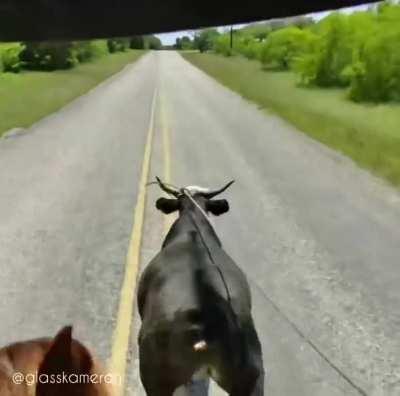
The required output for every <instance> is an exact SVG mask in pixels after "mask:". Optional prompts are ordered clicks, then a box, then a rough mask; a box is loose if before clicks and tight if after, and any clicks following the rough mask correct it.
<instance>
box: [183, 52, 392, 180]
mask: <svg viewBox="0 0 400 396" xmlns="http://www.w3.org/2000/svg"><path fill="white" fill-rule="evenodd" d="M182 55H183V56H184V58H185V59H187V60H188V61H190V62H191V63H193V64H194V65H195V66H197V67H199V68H200V69H202V70H204V71H205V72H206V73H208V74H209V75H210V76H212V77H214V78H215V79H217V80H218V81H220V82H221V83H222V84H224V85H225V86H227V87H228V88H230V89H232V90H234V91H236V92H238V93H239V94H241V95H242V96H243V97H245V98H247V99H249V100H251V101H253V102H256V103H257V104H259V105H261V106H262V107H265V108H266V109H269V110H271V111H273V112H274V113H276V114H278V115H280V116H281V117H283V118H285V119H286V120H288V121H289V122H290V123H292V124H293V125H295V126H296V127H297V128H298V129H300V130H301V131H303V132H305V133H306V134H307V135H309V136H311V137H313V138H314V139H317V140H319V141H320V142H322V143H324V144H326V145H328V146H330V147H332V148H334V149H336V150H339V151H341V152H342V153H344V154H346V155H347V156H349V157H351V158H352V159H353V160H355V161H356V162H357V163H358V164H359V165H361V166H363V167H365V168H368V169H370V170H372V171H373V172H374V173H376V174H377V175H380V176H382V177H384V178H386V179H387V180H389V181H391V182H392V183H394V184H395V185H400V105H396V104H383V105H364V104H357V103H353V102H351V101H350V100H348V99H347V92H346V90H343V89H320V88H312V89H311V88H302V87H299V86H298V85H297V84H296V77H295V75H294V74H293V73H290V72H273V71H264V70H262V67H261V65H260V63H259V62H257V61H250V60H247V59H245V58H242V57H230V58H225V57H222V56H220V55H215V54H199V53H195V54H193V53H190V54H189V53H186V54H182Z"/></svg>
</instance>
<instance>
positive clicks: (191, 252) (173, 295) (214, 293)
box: [138, 239, 251, 320]
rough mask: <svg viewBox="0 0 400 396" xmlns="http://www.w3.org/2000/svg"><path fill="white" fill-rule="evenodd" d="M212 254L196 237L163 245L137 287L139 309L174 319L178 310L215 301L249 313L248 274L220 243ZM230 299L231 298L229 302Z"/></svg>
mask: <svg viewBox="0 0 400 396" xmlns="http://www.w3.org/2000/svg"><path fill="white" fill-rule="evenodd" d="M210 252H211V257H212V259H211V258H210V254H209V253H208V252H207V250H206V248H205V247H204V246H203V245H202V244H200V243H198V241H196V240H193V239H192V240H184V241H182V242H178V243H175V244H171V245H169V246H167V247H166V248H164V249H163V250H162V251H161V252H160V253H159V254H158V255H157V256H156V257H155V258H154V259H153V260H152V261H151V262H150V263H149V265H148V266H147V268H146V270H145V271H144V273H143V275H142V277H141V281H140V283H139V290H138V300H139V301H138V303H139V312H140V314H141V316H142V317H143V316H144V315H145V316H146V319H147V320H151V317H152V316H157V317H160V316H162V317H164V318H166V319H167V318H168V319H170V320H173V318H174V316H175V315H176V312H178V311H180V312H184V311H187V310H196V309H197V310H202V309H204V308H205V307H204V305H208V304H212V303H213V301H217V300H218V301H219V302H220V303H221V302H225V303H229V304H230V305H231V307H232V309H233V310H234V312H235V314H236V315H238V316H241V315H244V316H247V315H250V310H251V299H250V291H249V286H248V283H247V280H246V277H245V275H244V274H243V272H242V271H241V270H240V268H239V267H238V266H237V265H236V263H235V262H234V261H233V260H232V259H231V258H230V257H229V256H228V255H227V254H226V253H225V252H224V250H223V249H222V248H221V247H219V246H213V247H212V249H211V250H210ZM229 301H230V302H229Z"/></svg>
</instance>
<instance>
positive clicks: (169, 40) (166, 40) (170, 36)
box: [156, 4, 370, 45]
mask: <svg viewBox="0 0 400 396" xmlns="http://www.w3.org/2000/svg"><path fill="white" fill-rule="evenodd" d="M369 5H370V4H365V5H360V6H356V7H349V8H343V9H342V10H341V11H342V12H345V13H351V12H354V11H360V10H365V9H366V8H367V7H368V6H369ZM330 12H332V11H323V12H315V13H312V14H309V15H310V16H312V17H313V18H314V19H316V20H319V19H322V18H323V17H325V16H326V15H327V14H329V13H330ZM234 26H236V27H242V26H244V25H243V24H242V25H234ZM223 28H224V27H221V29H223ZM191 34H193V30H182V31H179V32H172V33H162V34H157V35H156V36H157V37H159V38H160V40H161V41H162V43H163V44H164V45H172V44H175V40H176V39H177V38H178V37H182V36H185V35H186V36H189V37H190V36H191Z"/></svg>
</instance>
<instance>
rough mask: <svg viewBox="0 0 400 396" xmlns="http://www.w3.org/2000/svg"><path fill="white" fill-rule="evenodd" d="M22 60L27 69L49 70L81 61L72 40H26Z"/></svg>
mask: <svg viewBox="0 0 400 396" xmlns="http://www.w3.org/2000/svg"><path fill="white" fill-rule="evenodd" d="M20 60H21V61H22V62H23V63H24V67H25V68H27V69H31V70H48V71H50V70H57V69H69V68H71V67H73V66H75V65H76V64H77V63H78V62H79V61H78V59H77V57H76V55H75V53H74V45H73V43H71V42H58V43H56V42H51V43H48V42H41V43H36V42H26V43H24V49H23V50H22V51H21V53H20Z"/></svg>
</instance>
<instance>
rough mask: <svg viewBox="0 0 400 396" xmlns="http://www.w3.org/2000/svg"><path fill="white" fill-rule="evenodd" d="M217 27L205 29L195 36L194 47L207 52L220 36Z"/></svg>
mask: <svg viewBox="0 0 400 396" xmlns="http://www.w3.org/2000/svg"><path fill="white" fill-rule="evenodd" d="M219 35H220V34H219V32H218V30H217V29H213V28H212V29H204V30H202V31H201V32H200V33H199V34H196V36H195V38H194V47H195V48H196V49H198V50H199V51H200V52H206V51H209V50H211V49H212V48H213V46H214V41H215V40H216V39H217V38H218V37H219Z"/></svg>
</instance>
